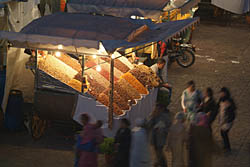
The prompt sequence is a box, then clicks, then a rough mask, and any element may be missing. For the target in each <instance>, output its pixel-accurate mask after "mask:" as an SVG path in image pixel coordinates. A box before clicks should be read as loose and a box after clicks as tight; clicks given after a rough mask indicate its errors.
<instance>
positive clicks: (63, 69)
mask: <svg viewBox="0 0 250 167" xmlns="http://www.w3.org/2000/svg"><path fill="white" fill-rule="evenodd" d="M38 68H39V69H41V70H42V71H44V72H46V73H47V74H49V75H51V76H53V77H54V78H56V79H58V80H60V81H62V82H63V83H68V82H69V81H70V80H71V79H72V78H74V76H75V75H76V74H77V73H78V72H77V71H76V70H74V69H73V68H71V67H70V66H68V65H66V64H65V63H64V62H62V61H61V60H59V59H57V58H56V57H54V56H51V55H47V56H46V57H43V58H40V59H38Z"/></svg>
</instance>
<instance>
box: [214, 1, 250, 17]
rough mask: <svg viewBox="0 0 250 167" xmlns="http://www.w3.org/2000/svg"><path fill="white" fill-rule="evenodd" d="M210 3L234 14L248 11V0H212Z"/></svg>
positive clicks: (249, 8)
mask: <svg viewBox="0 0 250 167" xmlns="http://www.w3.org/2000/svg"><path fill="white" fill-rule="evenodd" d="M212 4H213V5H215V6H217V7H219V8H222V9H224V10H227V11H229V12H232V13H236V14H243V13H247V12H249V11H250V0H212Z"/></svg>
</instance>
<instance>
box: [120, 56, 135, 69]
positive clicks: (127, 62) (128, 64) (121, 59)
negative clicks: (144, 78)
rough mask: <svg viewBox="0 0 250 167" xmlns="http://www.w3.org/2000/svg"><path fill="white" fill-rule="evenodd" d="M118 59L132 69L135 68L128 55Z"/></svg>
mask: <svg viewBox="0 0 250 167" xmlns="http://www.w3.org/2000/svg"><path fill="white" fill-rule="evenodd" d="M118 60H120V61H121V62H122V63H123V64H125V65H126V66H127V67H128V68H129V69H130V70H131V69H133V68H134V66H133V64H131V63H130V61H128V59H127V58H126V57H124V56H122V57H119V58H118Z"/></svg>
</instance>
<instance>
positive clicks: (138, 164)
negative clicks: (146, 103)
mask: <svg viewBox="0 0 250 167" xmlns="http://www.w3.org/2000/svg"><path fill="white" fill-rule="evenodd" d="M143 126H144V121H143V120H142V119H137V120H136V127H135V128H134V129H132V144H131V150H130V167H152V161H151V154H150V147H149V140H148V135H147V132H146V129H145V128H144V127H143Z"/></svg>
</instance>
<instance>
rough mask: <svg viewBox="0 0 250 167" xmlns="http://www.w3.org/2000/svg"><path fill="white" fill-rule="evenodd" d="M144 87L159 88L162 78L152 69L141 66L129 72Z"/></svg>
mask: <svg viewBox="0 0 250 167" xmlns="http://www.w3.org/2000/svg"><path fill="white" fill-rule="evenodd" d="M129 73H131V74H132V75H133V76H134V77H135V78H136V79H137V80H139V81H140V82H141V83H142V84H143V85H144V86H149V87H158V86H159V84H160V78H159V77H158V76H157V75H156V74H155V73H154V72H153V71H152V69H151V68H150V67H147V66H145V65H139V66H136V67H135V68H133V69H132V70H130V71H129Z"/></svg>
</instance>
